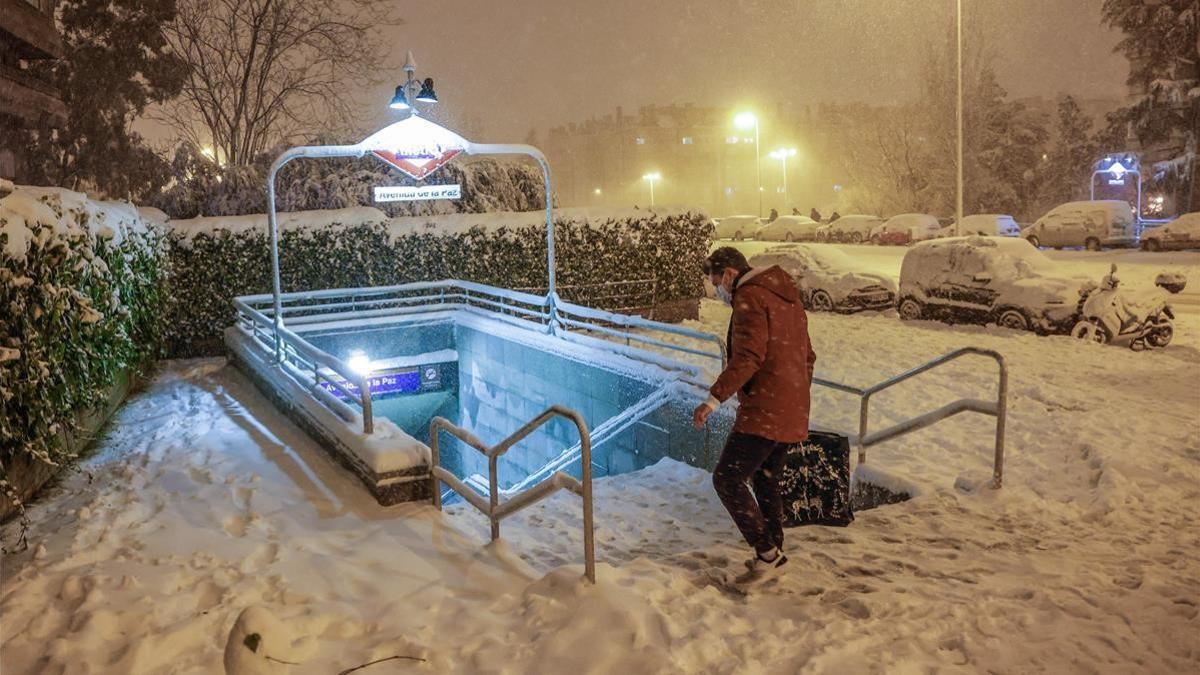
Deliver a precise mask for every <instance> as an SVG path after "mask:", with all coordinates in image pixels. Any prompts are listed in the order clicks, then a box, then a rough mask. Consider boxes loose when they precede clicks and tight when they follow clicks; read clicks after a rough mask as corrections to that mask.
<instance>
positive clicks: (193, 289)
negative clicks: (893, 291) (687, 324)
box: [166, 207, 712, 357]
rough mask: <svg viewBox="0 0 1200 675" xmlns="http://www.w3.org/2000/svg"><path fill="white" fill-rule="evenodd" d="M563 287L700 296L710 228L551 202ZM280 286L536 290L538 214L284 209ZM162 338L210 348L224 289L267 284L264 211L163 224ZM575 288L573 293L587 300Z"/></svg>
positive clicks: (698, 219) (673, 214)
mask: <svg viewBox="0 0 1200 675" xmlns="http://www.w3.org/2000/svg"><path fill="white" fill-rule="evenodd" d="M555 214H556V216H555V239H556V242H557V245H556V254H557V259H558V265H557V266H558V275H559V276H558V280H559V284H560V285H561V286H573V287H580V286H591V285H595V284H602V283H606V282H612V281H632V280H638V279H651V278H653V279H655V292H654V295H655V298H656V300H657V301H658V302H659V303H662V302H669V301H672V300H680V299H687V298H698V297H700V296H701V295H702V294H703V287H702V281H701V277H700V273H699V270H700V266H701V264H702V262H703V260H704V256H705V255H707V251H708V245H709V242H710V240H711V237H712V226H711V224H710V223H709V221H708V219H707V218H706V217H705V216H704V215H703V214H701V213H698V212H686V211H679V210H671V211H668V210H658V211H653V212H651V211H645V210H636V209H627V210H613V209H606V210H595V209H592V210H588V209H561V210H558V211H555ZM280 223H281V227H282V228H283V236H282V244H281V246H280V269H281V274H282V280H283V288H284V290H285V291H300V290H311V289H317V288H348V287H359V286H381V285H389V284H400V283H406V282H411V281H431V280H437V279H449V278H454V279H465V280H469V281H476V282H480V283H484V284H491V285H495V286H502V287H506V288H529V289H538V288H544V287H545V285H546V240H545V224H544V215H543V212H541V211H533V212H525V213H486V214H453V215H447V216H415V217H411V218H396V219H390V220H389V219H388V218H387V217H386V216H385V215H384V214H383V213H381V212H379V211H377V210H375V209H370V208H362V207H360V208H354V209H339V210H330V211H310V212H301V213H291V214H282V215H281V220H280ZM170 229H171V233H170V237H169V241H170V256H171V267H172V279H171V291H170V295H171V305H172V310H171V312H170V318H169V320H168V321H167V328H166V332H167V344H168V349H169V352H170V353H171V354H172V355H173V356H180V357H182V356H196V355H208V354H219V353H222V352H223V351H224V348H223V346H222V344H221V331H222V330H223V329H224V328H225V327H226V326H229V325H230V324H231V323H232V322H233V315H234V312H233V304H232V298H233V297H234V296H238V295H246V294H251V293H267V292H270V290H271V280H270V253H269V248H268V236H267V226H266V217H265V216H262V215H254V216H238V217H234V218H195V219H192V220H173V221H171V222H170ZM579 293H580V292H578V291H577V292H576V293H575V294H574V295H572V296H570V297H571V298H572V299H574V300H577V301H582V302H584V303H585V304H586V303H587V301H588V298H587V295H586V290H585V291H583V293H584V295H580V294H579Z"/></svg>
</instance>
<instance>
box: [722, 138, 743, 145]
mask: <svg viewBox="0 0 1200 675" xmlns="http://www.w3.org/2000/svg"><path fill="white" fill-rule="evenodd" d="M741 140H742V139H740V138H738V137H737V136H726V137H725V142H726V143H728V144H730V145H733V144H735V143H738V142H740V141H741Z"/></svg>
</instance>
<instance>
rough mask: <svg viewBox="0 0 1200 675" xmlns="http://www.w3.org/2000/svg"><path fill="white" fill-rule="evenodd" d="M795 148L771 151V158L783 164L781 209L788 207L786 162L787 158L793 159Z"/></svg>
mask: <svg viewBox="0 0 1200 675" xmlns="http://www.w3.org/2000/svg"><path fill="white" fill-rule="evenodd" d="M795 156H796V149H795V148H779V149H778V150H772V151H771V157H774V158H775V159H777V160H779V161H780V162H782V163H783V209H784V210H785V211H786V210H787V205H788V189H787V161H788V157H795Z"/></svg>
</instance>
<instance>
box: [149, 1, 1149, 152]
mask: <svg viewBox="0 0 1200 675" xmlns="http://www.w3.org/2000/svg"><path fill="white" fill-rule="evenodd" d="M1102 2H1103V0H963V7H964V15H965V17H966V22H967V24H968V33H969V31H970V26H969V25H970V24H971V23H972V22H974V23H975V24H976V27H977V28H978V29H979V30H980V31H982V32H983V34H984V35H985V36H986V40H987V42H988V46H989V47H990V48H991V49H993V50H994V51H995V53H996V56H997V59H996V62H995V63H996V67H997V69H998V71H999V74H1000V79H1001V84H1002V85H1003V86H1004V87H1005V88H1006V89H1007V90H1008V91H1009V93H1010V95H1011V96H1013V97H1026V96H1041V97H1045V98H1047V99H1053V98H1054V97H1055V96H1057V95H1058V94H1060V93H1070V94H1074V95H1076V96H1080V97H1082V98H1085V99H1109V100H1117V99H1119V98H1120V97H1122V96H1123V95H1124V93H1125V88H1124V81H1125V77H1126V75H1127V73H1128V65H1127V63H1126V61H1125V58H1124V57H1123V56H1122V55H1120V54H1116V53H1114V52H1113V51H1112V49H1113V47H1114V45H1115V44H1116V43H1117V41H1118V40H1119V39H1120V36H1119V34H1118V33H1116V32H1114V31H1112V30H1110V29H1108V28H1106V27H1103V26H1101V24H1100V6H1101V4H1102ZM396 11H397V13H398V14H399V15H400V17H401V18H402V19H403V21H404V22H403V24H402V25H398V26H383V27H381V28H380V30H381V32H382V33H383V34H384V36H385V38H386V40H387V42H388V43H390V44H393V45H394V46H395V50H396V58H395V61H394V63H393V64H390V65H391V68H390V69H389V65H388V64H380V69H379V73H378V77H379V80H380V84H379V85H378V87H376V88H374V89H371V90H368V91H357V92H347V94H348V95H349V96H351V97H353V98H355V99H357V100H359V101H361V106H359V107H360V108H361V110H362V113H363V116H362V119H361V122H360V123H361V130H360V131H361V136H365V135H367V134H368V133H370V132H371V131H373V130H375V129H377V128H379V127H381V126H383V125H384V124H386V123H388V122H389V121H391V120H393V119H394V114H393V113H392V112H391V111H389V110H388V109H387V108H386V102H387V101H388V100H389V99H390V97H391V94H392V89H393V88H394V86H395V84H397V83H398V82H399V81H400V80H401V79H402V78H403V73H402V72H401V71H400V65H401V64H402V63H403V61H404V52H405V50H407V49H411V50H412V51H413V53H414V56H415V57H416V61H417V65H418V66H419V70H418V73H417V74H418V75H419V76H420V77H422V78H423V77H429V76H432V77H434V78H435V79H436V81H437V91H438V95H439V96H440V97H441V101H442V103H441V104H440V105H439V106H437V110H436V111H431V112H430V116H431V117H433V118H434V119H437V120H439V121H442V122H443V123H445V124H448V125H449V126H451V127H452V128H455V129H457V130H460V131H462V132H463V133H464V134H469V135H471V136H473V137H474V136H475V135H479V137H478V138H477V139H476V140H486V141H490V142H501V141H523V140H524V139H525V137H526V135H527V134H528V133H529V131H530V130H531V129H536V130H537V131H538V133H539V135H540V137H541V138H543V139H544V138H545V132H546V130H548V129H549V128H550V127H552V126H555V125H559V124H564V123H568V122H577V121H583V120H586V119H587V118H589V117H591V116H593V115H604V114H609V113H612V112H613V111H614V109H615V108H616V106H618V105H620V106H623V107H624V110H625V111H626V113H630V112H634V111H636V109H637V108H638V107H639V106H642V105H648V104H662V105H667V104H672V103H689V102H690V103H694V104H697V105H728V106H739V107H746V108H750V109H753V108H755V107H758V106H764V107H765V106H767V105H771V104H774V103H781V104H784V105H788V106H803V105H806V104H813V103H821V102H848V101H862V102H871V103H890V102H896V101H901V100H905V99H908V98H911V97H912V96H913V95H914V94H915V93H916V92H917V88H918V86H919V79H920V67H921V63H922V62H923V60H924V58H925V56H926V54H927V53H928V50H929V48H928V45H929V44H931V43H933V44H936V43H938V42H941V41H943V40H945V39H946V36H947V34H948V32H949V31H952V29H953V24H952V22H953V17H954V0H734V1H724V2H722V1H715V0H690V1H689V0H659V1H657V2H647V1H646V0H608V1H605V2H594V3H590V4H585V3H584V2H579V1H575V0H567V1H564V0H519V1H507V0H506V1H497V2H482V1H480V0H439V1H437V2H432V1H430V2H420V3H418V2H406V3H402V4H401V3H397V10H396ZM968 49H970V46H969V45H968ZM137 128H138V129H139V130H140V131H142V132H143V133H146V135H147V136H149V137H150V138H151V140H153V141H155V142H158V143H164V142H169V140H170V139H171V138H172V137H173V133H172V132H170V131H169V130H166V129H164V128H162V127H161V126H160V125H158V124H155V123H152V122H149V121H141V122H139V124H138V125H137ZM345 140H346V141H347V142H350V141H357V140H361V137H356V138H347V139H345Z"/></svg>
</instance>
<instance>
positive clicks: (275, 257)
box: [267, 141, 559, 361]
mask: <svg viewBox="0 0 1200 675" xmlns="http://www.w3.org/2000/svg"><path fill="white" fill-rule="evenodd" d="M376 149H377V148H374V147H371V146H369V145H367V144H366V143H356V144H354V145H302V146H298V147H294V148H289V149H288V150H285V151H284V152H283V154H281V155H279V157H277V158H276V159H275V161H274V162H273V163H272V164H271V170H270V171H269V172H268V173H267V223H268V226H269V227H270V230H271V282H272V287H271V292H272V295H273V296H274V300H273V308H274V310H275V311H274V316H273V317H272V321H273V325H274V328H275V330H274V333H275V335H274V342H275V360H276V361H279V360H280V357H281V355H282V346H281V342H280V335H279V334H280V329H281V328H283V307H282V300H281V296H282V295H283V289H282V282H281V280H280V272H279V220H278V218H277V216H276V211H275V179H276V177H277V176H278V174H279V170H280V169H282V168H283V167H284V166H285V165H286V164H287V163H288V162H290V161H292V160H293V159H300V158H302V157H303V158H309V159H325V158H332V157H347V158H359V157H362V156H363V155H366V154H368V153H370V152H372V151H373V150H376ZM463 152H465V153H466V154H468V155H524V156H526V157H532V158H533V159H534V160H536V161H537V163H538V166H539V167H540V168H541V170H542V177H543V178H544V180H545V186H546V272H547V277H548V284H547V290H546V308H547V311H548V312H549V314H550V319H551V321H550V331H551V332H552V333H553V332H554V331H555V330H556V328H555V324H556V323H557V318H558V311H557V305H558V303H559V298H558V293H557V292H556V291H555V273H554V204H553V198H552V195H553V191H552V190H551V182H550V163H549V162H548V161H547V160H546V156H545V155H544V154H542V151H541V150H538V149H537V148H535V147H533V146H532V145H525V144H522V143H472V142H470V141H467V142H466V144H465V145H464V146H463Z"/></svg>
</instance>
